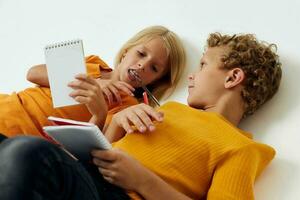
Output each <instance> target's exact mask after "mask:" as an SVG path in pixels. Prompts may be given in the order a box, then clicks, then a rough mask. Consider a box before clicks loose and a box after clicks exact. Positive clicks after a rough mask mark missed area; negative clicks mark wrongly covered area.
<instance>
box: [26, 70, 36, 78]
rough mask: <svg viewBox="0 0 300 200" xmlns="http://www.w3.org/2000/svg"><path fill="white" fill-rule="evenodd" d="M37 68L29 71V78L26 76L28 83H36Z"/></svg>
mask: <svg viewBox="0 0 300 200" xmlns="http://www.w3.org/2000/svg"><path fill="white" fill-rule="evenodd" d="M35 67H36V66H33V67H31V68H30V69H29V70H28V72H27V76H26V79H27V81H30V82H34V80H35V76H36V75H35V73H34V71H35V69H34V68H35Z"/></svg>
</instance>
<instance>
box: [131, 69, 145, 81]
mask: <svg viewBox="0 0 300 200" xmlns="http://www.w3.org/2000/svg"><path fill="white" fill-rule="evenodd" d="M128 77H129V79H130V80H131V81H136V82H137V83H141V82H142V79H141V77H140V76H139V74H138V73H137V71H136V70H135V69H128Z"/></svg>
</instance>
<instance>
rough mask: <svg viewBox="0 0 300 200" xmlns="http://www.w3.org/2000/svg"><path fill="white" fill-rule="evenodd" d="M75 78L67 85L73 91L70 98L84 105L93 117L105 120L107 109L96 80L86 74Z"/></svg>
mask: <svg viewBox="0 0 300 200" xmlns="http://www.w3.org/2000/svg"><path fill="white" fill-rule="evenodd" d="M75 78H76V80H75V81H72V82H70V83H69V84H68V86H69V87H71V88H73V89H74V91H73V92H71V93H70V96H71V97H73V98H74V99H75V100H76V101H77V102H79V103H82V104H85V105H86V107H87V109H88V110H89V112H90V113H91V114H92V115H93V116H95V117H97V118H99V119H100V118H101V119H102V118H104V119H105V117H106V114H107V110H108V108H107V104H106V102H105V99H104V96H103V94H102V91H101V88H100V87H99V85H98V84H97V82H96V80H95V79H93V78H91V77H89V76H87V75H86V74H78V75H76V76H75ZM102 115H105V116H102Z"/></svg>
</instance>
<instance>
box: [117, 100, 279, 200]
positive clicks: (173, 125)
mask: <svg viewBox="0 0 300 200" xmlns="http://www.w3.org/2000/svg"><path fill="white" fill-rule="evenodd" d="M159 110H161V111H163V112H164V121H163V122H162V123H157V124H156V130H155V131H153V132H145V133H142V134H141V133H136V132H134V133H131V134H127V135H126V136H125V137H124V138H122V139H121V140H119V141H117V142H115V143H114V147H116V148H120V149H122V150H124V151H125V152H127V153H128V154H129V155H131V156H133V157H134V158H136V159H137V160H138V161H140V162H141V163H142V164H143V165H144V166H145V167H147V168H148V169H150V170H151V171H152V172H154V173H155V174H157V175H158V176H159V177H161V178H162V179H163V180H164V181H166V182H167V183H168V184H169V185H171V186H172V187H174V188H175V189H176V190H178V191H179V192H181V193H183V194H185V195H187V196H188V197H190V198H192V199H208V200H224V199H228V200H229V199H230V200H245V199H247V200H251V199H254V196H253V195H254V194H253V184H254V181H255V179H256V178H257V176H258V175H259V174H260V173H261V172H262V170H263V169H264V168H265V166H266V165H267V164H268V163H269V162H270V161H271V160H272V159H273V157H274V154H275V151H274V149H273V148H272V147H270V146H267V145H265V144H261V143H258V142H255V141H253V140H252V139H251V138H249V137H248V136H249V134H247V133H245V132H243V131H242V130H240V129H238V128H236V127H235V126H234V125H232V124H231V123H230V122H229V121H227V120H226V119H225V118H224V117H222V116H221V115H219V114H217V113H212V112H204V111H199V110H197V109H194V108H191V107H189V106H186V105H183V104H180V103H176V102H168V103H166V104H164V105H163V106H161V107H160V108H159ZM182 113H184V114H182ZM128 170H130V169H128ZM129 194H130V196H131V197H132V198H133V199H140V198H139V197H138V196H137V195H136V194H135V193H129Z"/></svg>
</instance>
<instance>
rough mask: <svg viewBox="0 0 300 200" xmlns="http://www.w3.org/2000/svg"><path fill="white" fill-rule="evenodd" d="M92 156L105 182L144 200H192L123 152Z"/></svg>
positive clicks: (96, 153)
mask: <svg viewBox="0 0 300 200" xmlns="http://www.w3.org/2000/svg"><path fill="white" fill-rule="evenodd" d="M92 156H93V163H94V164H95V165H96V166H97V167H98V169H99V171H100V173H101V174H102V175H103V178H104V179H105V180H107V181H108V182H110V183H112V184H114V185H117V186H120V187H122V188H124V189H126V190H131V191H135V192H137V193H138V194H140V195H141V196H142V197H143V198H144V199H147V200H151V199H155V200H159V199H162V200H163V199H173V200H190V198H189V197H187V196H185V195H184V194H182V193H180V192H178V191H177V190H176V189H174V188H173V187H172V186H171V185H169V184H168V183H167V182H165V181H164V180H163V179H161V178H160V177H159V176H158V175H156V174H155V173H153V172H152V171H150V170H149V169H147V168H146V167H145V166H143V165H142V164H141V163H140V162H139V161H138V160H136V159H134V158H133V157H131V156H130V155H128V154H126V153H125V152H123V151H121V150H118V149H112V150H106V151H102V150H94V151H92Z"/></svg>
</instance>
